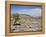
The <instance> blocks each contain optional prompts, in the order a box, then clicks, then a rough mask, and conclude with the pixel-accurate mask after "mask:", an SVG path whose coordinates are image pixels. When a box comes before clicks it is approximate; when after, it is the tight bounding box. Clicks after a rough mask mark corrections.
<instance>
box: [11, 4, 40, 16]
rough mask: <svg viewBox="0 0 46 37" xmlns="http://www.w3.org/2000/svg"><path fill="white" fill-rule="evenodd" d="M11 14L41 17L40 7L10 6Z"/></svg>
mask: <svg viewBox="0 0 46 37" xmlns="http://www.w3.org/2000/svg"><path fill="white" fill-rule="evenodd" d="M11 13H19V14H27V15H30V16H34V17H38V16H41V6H22V5H11Z"/></svg>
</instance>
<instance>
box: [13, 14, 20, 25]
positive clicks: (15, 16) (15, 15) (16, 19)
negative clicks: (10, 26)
mask: <svg viewBox="0 0 46 37" xmlns="http://www.w3.org/2000/svg"><path fill="white" fill-rule="evenodd" d="M19 19H20V18H19V14H18V13H16V14H14V20H15V21H14V25H17V23H16V22H17V21H18V20H19Z"/></svg>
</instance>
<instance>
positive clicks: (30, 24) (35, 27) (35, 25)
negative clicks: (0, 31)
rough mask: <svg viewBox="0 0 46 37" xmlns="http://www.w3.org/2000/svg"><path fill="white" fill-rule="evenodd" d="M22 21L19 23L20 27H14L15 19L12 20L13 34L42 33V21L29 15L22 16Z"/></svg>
mask: <svg viewBox="0 0 46 37" xmlns="http://www.w3.org/2000/svg"><path fill="white" fill-rule="evenodd" d="M19 17H20V20H19V21H17V23H19V24H20V25H15V26H14V25H13V24H14V21H15V20H14V19H13V18H11V32H22V31H41V19H38V18H32V17H31V16H27V15H20V16H19Z"/></svg>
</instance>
